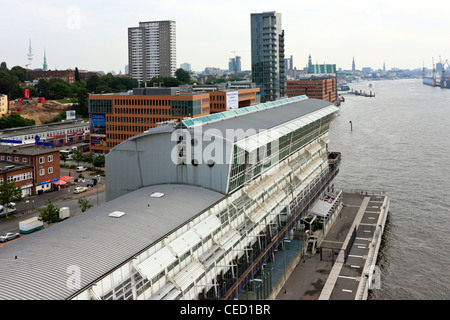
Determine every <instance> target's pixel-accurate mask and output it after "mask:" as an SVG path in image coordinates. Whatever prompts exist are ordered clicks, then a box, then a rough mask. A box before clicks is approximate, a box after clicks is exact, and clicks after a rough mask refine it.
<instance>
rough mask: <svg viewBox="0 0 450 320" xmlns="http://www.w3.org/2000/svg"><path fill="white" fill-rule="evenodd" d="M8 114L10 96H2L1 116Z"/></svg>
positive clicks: (0, 101) (0, 98) (0, 102)
mask: <svg viewBox="0 0 450 320" xmlns="http://www.w3.org/2000/svg"><path fill="white" fill-rule="evenodd" d="M7 113H8V96H7V95H6V94H0V116H1V115H7Z"/></svg>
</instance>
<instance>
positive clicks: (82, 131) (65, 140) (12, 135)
mask: <svg viewBox="0 0 450 320" xmlns="http://www.w3.org/2000/svg"><path fill="white" fill-rule="evenodd" d="M85 141H89V123H88V122H87V121H80V120H69V121H63V122H56V123H49V124H42V125H36V126H27V127H20V128H11V129H3V130H1V131H0V145H5V146H12V147H18V146H20V147H28V146H31V147H32V146H35V145H36V144H39V143H45V144H46V145H51V146H54V147H62V146H69V145H73V144H76V143H82V142H85Z"/></svg>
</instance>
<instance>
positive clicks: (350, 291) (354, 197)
mask: <svg viewBox="0 0 450 320" xmlns="http://www.w3.org/2000/svg"><path fill="white" fill-rule="evenodd" d="M343 203H344V206H343V207H342V209H341V211H340V212H339V213H338V214H337V215H336V216H335V219H334V221H333V223H332V225H331V227H330V228H329V229H328V231H327V232H326V234H323V233H321V232H320V231H319V233H316V234H315V235H316V236H318V246H317V250H316V251H315V252H312V253H311V252H309V253H307V254H306V255H305V256H303V257H302V258H301V259H300V260H299V261H298V262H296V261H291V263H290V264H289V266H288V268H287V270H288V271H287V272H288V275H287V281H286V283H285V284H284V287H283V288H282V290H280V291H279V293H278V294H277V295H276V296H275V297H274V299H276V300H355V299H356V300H365V299H367V295H368V289H369V283H371V282H372V280H375V281H374V283H375V284H376V281H377V280H378V279H376V278H375V277H376V276H378V274H377V273H376V272H375V271H376V270H377V269H376V267H374V265H375V263H376V258H377V254H378V250H379V246H380V242H381V236H382V234H383V231H384V225H385V222H386V218H387V213H388V210H389V197H388V196H387V195H381V194H379V195H371V194H367V193H366V192H365V191H360V192H344V193H343ZM280 281H283V280H282V279H280Z"/></svg>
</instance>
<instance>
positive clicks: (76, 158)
mask: <svg viewBox="0 0 450 320" xmlns="http://www.w3.org/2000/svg"><path fill="white" fill-rule="evenodd" d="M72 159H73V161H75V162H76V163H77V164H80V162H81V161H83V154H82V153H81V151H80V150H77V151H75V152H74V153H73V155H72Z"/></svg>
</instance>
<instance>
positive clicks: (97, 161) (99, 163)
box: [92, 154, 105, 167]
mask: <svg viewBox="0 0 450 320" xmlns="http://www.w3.org/2000/svg"><path fill="white" fill-rule="evenodd" d="M92 164H93V165H94V167H104V166H105V156H104V155H103V154H100V155H98V156H96V157H95V158H94V160H93V161H92Z"/></svg>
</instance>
